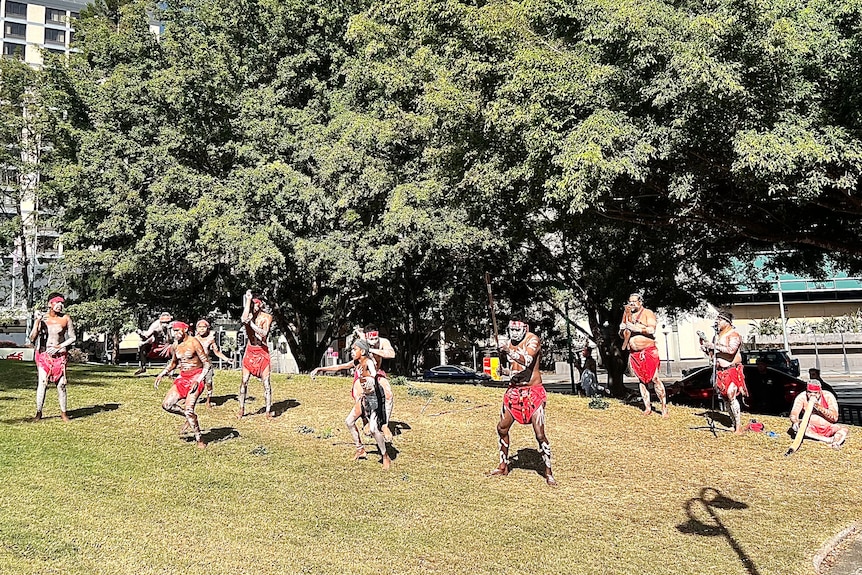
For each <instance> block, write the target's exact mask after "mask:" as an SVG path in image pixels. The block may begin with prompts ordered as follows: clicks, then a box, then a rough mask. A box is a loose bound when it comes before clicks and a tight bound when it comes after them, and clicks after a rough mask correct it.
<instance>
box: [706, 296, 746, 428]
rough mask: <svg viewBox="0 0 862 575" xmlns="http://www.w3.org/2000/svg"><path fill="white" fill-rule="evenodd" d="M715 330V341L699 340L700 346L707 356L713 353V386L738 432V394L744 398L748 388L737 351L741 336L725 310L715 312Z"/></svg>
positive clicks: (740, 424)
mask: <svg viewBox="0 0 862 575" xmlns="http://www.w3.org/2000/svg"><path fill="white" fill-rule="evenodd" d="M715 331H716V341H715V343H712V342H709V341H703V340H701V349H703V351H704V352H706V353H707V354H709V356H710V357H712V356H713V355H714V356H715V357H714V361H715V382H714V384H713V385H715V388H716V389H717V390H718V392H719V393H720V394H721V395H722V397H723V399H724V401H725V402H726V403H727V405H728V409H729V411H730V416H731V418H732V419H733V426H734V430H735V432H736V433H737V434H742V433H743V432H744V431H745V429H744V428H743V427H742V414H741V411H740V406H739V396H740V395H742V396H743V397H748V388H747V387H746V386H745V374H744V373H743V369H742V354H741V353H740V351H739V348H740V346H741V345H742V337H741V336H740V335H739V332H738V331H736V328H735V327H733V314H732V313H730V312H729V311H721V312H719V313H718V315H716V317H715Z"/></svg>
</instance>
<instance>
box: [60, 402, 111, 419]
mask: <svg viewBox="0 0 862 575" xmlns="http://www.w3.org/2000/svg"><path fill="white" fill-rule="evenodd" d="M117 409H120V404H119V403H103V404H102V405H91V406H90V407H79V408H78V409H73V410H71V411H67V412H66V415H68V416H69V419H80V418H82V417H89V416H91V415H96V414H97V413H102V412H104V411H116V410H117Z"/></svg>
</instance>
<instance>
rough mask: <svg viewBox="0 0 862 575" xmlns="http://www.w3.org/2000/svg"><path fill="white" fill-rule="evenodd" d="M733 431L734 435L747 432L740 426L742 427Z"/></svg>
mask: <svg viewBox="0 0 862 575" xmlns="http://www.w3.org/2000/svg"><path fill="white" fill-rule="evenodd" d="M733 433H734V435H742V434H743V433H745V428H744V427H740V428H738V429H736V430H735V431H734V432H733Z"/></svg>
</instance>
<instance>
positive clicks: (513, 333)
mask: <svg viewBox="0 0 862 575" xmlns="http://www.w3.org/2000/svg"><path fill="white" fill-rule="evenodd" d="M508 334H509V341H508V342H500V351H501V352H504V353H505V354H506V355H507V357H508V359H509V368H508V369H506V370H505V371H504V373H507V374H511V378H510V379H509V389H507V390H506V394H505V395H504V396H503V407H502V409H501V411H500V421H499V423H497V434H498V435H499V436H500V464H499V465H498V466H497V468H496V469H494V470H493V471H491V475H508V474H509V429H510V428H511V427H512V424H513V423H514V422H515V421H517V422H518V423H520V424H521V425H526V424H528V423H529V424H531V425H532V426H533V432H534V433H535V434H536V441H537V442H538V443H539V453H541V454H542V460H543V461H544V463H545V481H547V482H548V485H556V484H557V481H556V479H554V475H553V473H552V472H551V446H550V444H549V443H548V438H547V437H546V436H545V400H546V398H547V394H546V393H545V387H544V385H542V373H541V372H540V371H539V360H540V359H541V356H542V341H541V340H540V339H539V336H537V335H536V334H534V333H530V332H529V327H528V326H527V324H526V323H524V322H522V321H517V320H512V321H510V322H509V326H508Z"/></svg>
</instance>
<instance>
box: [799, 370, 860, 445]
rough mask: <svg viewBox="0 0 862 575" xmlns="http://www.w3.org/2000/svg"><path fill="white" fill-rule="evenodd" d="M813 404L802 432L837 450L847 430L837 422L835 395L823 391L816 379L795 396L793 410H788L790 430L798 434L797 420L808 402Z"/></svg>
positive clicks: (842, 442) (844, 438) (845, 437)
mask: <svg viewBox="0 0 862 575" xmlns="http://www.w3.org/2000/svg"><path fill="white" fill-rule="evenodd" d="M810 401H813V402H814V412H813V413H812V414H811V419H810V420H809V421H808V427H807V428H806V429H805V430H804V432H805V437H808V438H810V439H815V440H817V441H822V442H824V443H826V444H827V445H829V446H831V447H834V448H835V449H839V448H840V447H841V446H842V445H844V441H845V440H846V439H847V434H848V433H849V430H848V429H847V427H846V426H844V425H839V424H838V423H836V422H837V421H838V400H837V399H835V395H834V394H832V393H831V392H829V391H826V390H825V389H823V386H822V385H821V383H820V382H819V381H817V380H816V379H812V380H809V381H808V385H807V387H806V390H805V391H804V392H803V393H800V394H799V395H797V396H796V399H795V400H794V401H793V408H792V409H791V410H790V423H791V429H792V430H793V431H794V432H796V433H798V432H799V418H800V416H801V415H802V413H803V412H804V411H805V409H806V408H807V407H808V402H810Z"/></svg>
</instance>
